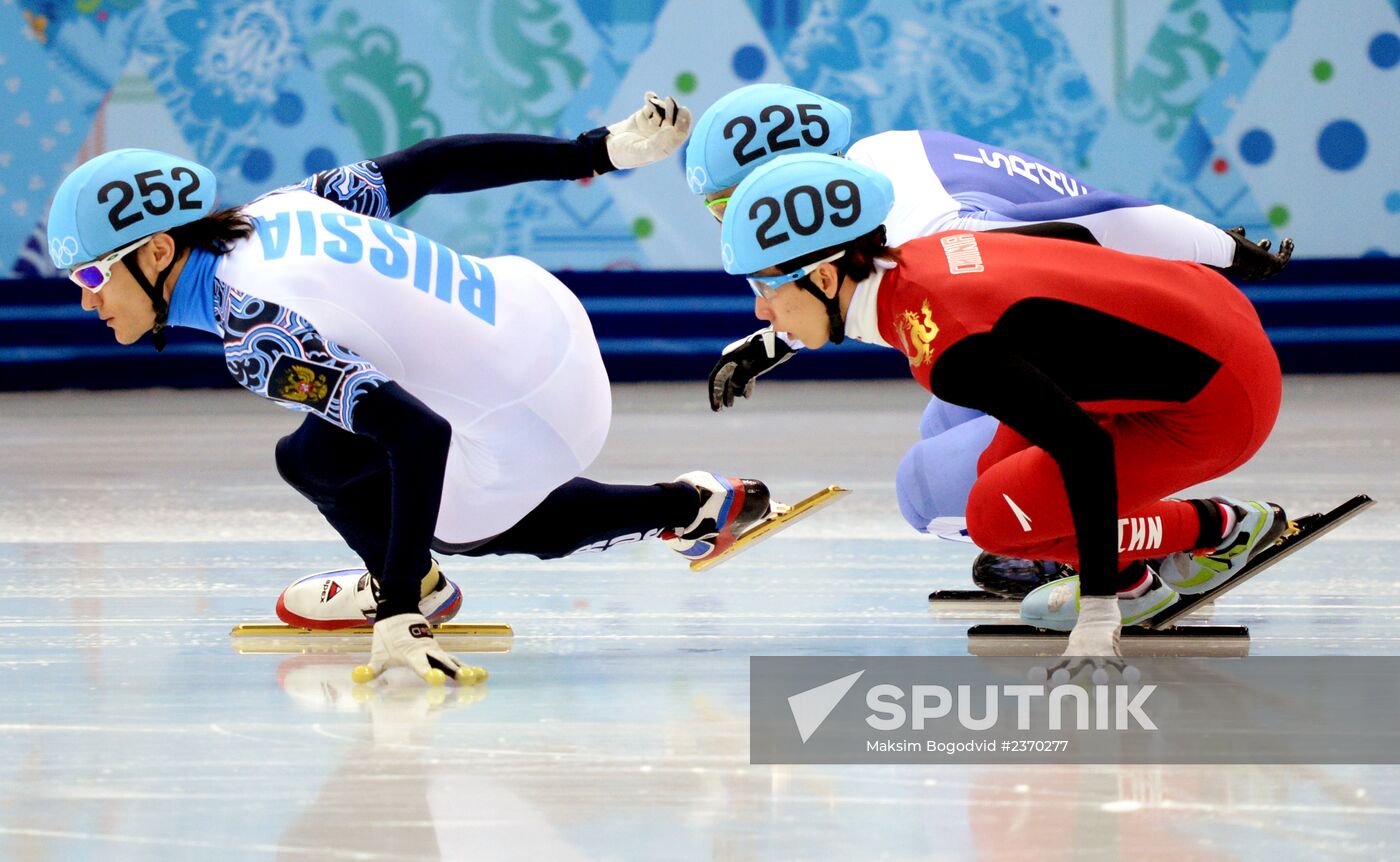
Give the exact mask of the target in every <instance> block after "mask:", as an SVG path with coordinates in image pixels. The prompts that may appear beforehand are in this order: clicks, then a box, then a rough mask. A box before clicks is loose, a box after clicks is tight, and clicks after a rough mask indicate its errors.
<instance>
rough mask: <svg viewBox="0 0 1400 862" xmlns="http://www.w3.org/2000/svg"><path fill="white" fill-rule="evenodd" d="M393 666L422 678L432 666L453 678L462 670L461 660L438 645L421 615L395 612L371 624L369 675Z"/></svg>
mask: <svg viewBox="0 0 1400 862" xmlns="http://www.w3.org/2000/svg"><path fill="white" fill-rule="evenodd" d="M395 665H402V666H403V667H406V668H408V669H410V670H412V671H413V672H414V673H416V674H418V675H419V676H420V677H423V678H424V679H425V680H426V679H429V671H432V670H434V669H436V670H440V671H442V672H443V673H444V674H446V675H447V676H449V677H451V678H453V679H456V678H457V674H458V672H460V671H461V670H462V663H461V662H459V661H457V659H456V658H454V657H453V656H452V655H450V654H448V653H447V652H446V651H445V650H443V649H442V647H440V646H438V642H437V640H436V639H435V638H434V637H433V629H432V627H431V626H429V625H428V621H427V619H425V618H424V617H423V615H422V614H395V615H394V616H391V617H385V618H383V619H381V620H379V621H378V622H376V623H375V624H374V641H373V645H372V646H371V647H370V657H369V669H370V672H371V674H372V675H373V676H379V675H380V674H381V673H383V672H384V671H385V669H386V668H389V667H393V666H395Z"/></svg>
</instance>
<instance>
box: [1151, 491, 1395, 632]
mask: <svg viewBox="0 0 1400 862" xmlns="http://www.w3.org/2000/svg"><path fill="white" fill-rule="evenodd" d="M1375 502H1376V501H1375V500H1372V499H1371V498H1370V497H1368V496H1366V495H1365V494H1357V495H1356V496H1355V497H1352V498H1351V499H1350V500H1347V501H1346V502H1345V503H1343V504H1341V505H1340V506H1338V507H1336V508H1335V509H1333V510H1332V511H1330V512H1324V513H1322V514H1320V515H1319V514H1311V515H1304V516H1302V517H1301V518H1296V519H1295V520H1294V521H1293V522H1292V524H1291V525H1290V526H1291V527H1294V528H1295V529H1293V530H1292V531H1290V532H1287V533H1285V534H1284V535H1283V537H1282V538H1280V539H1279V540H1278V541H1276V542H1274V544H1272V545H1270V546H1269V547H1267V548H1265V549H1264V550H1262V551H1260V552H1259V553H1258V554H1256V555H1255V556H1254V558H1253V559H1251V560H1250V561H1249V562H1248V563H1247V564H1246V565H1245V567H1244V568H1243V569H1241V570H1240V572H1239V574H1237V575H1235V576H1234V577H1233V578H1231V579H1230V580H1228V581H1226V582H1225V583H1223V584H1221V585H1220V586H1218V587H1216V588H1215V589H1213V590H1208V591H1206V592H1204V593H1199V594H1197V595H1194V596H1182V597H1181V598H1180V599H1179V600H1178V601H1177V602H1176V604H1174V605H1172V606H1171V607H1169V608H1167V609H1166V610H1164V611H1162V612H1161V613H1159V614H1157V615H1156V616H1154V617H1153V618H1152V619H1150V620H1148V621H1147V622H1145V623H1143V624H1142V626H1143V627H1144V628H1147V629H1167V628H1169V627H1170V626H1171V625H1172V623H1174V622H1176V621H1177V620H1179V619H1181V618H1182V617H1184V616H1186V615H1187V614H1190V613H1192V612H1193V611H1195V610H1196V609H1197V608H1199V607H1200V606H1201V605H1203V604H1205V603H1206V602H1211V601H1214V600H1216V599H1218V598H1219V597H1220V596H1223V595H1224V594H1226V593H1228V592H1230V591H1231V590H1233V589H1235V588H1236V587H1238V586H1240V585H1241V584H1243V583H1244V582H1245V581H1248V580H1249V579H1250V578H1252V577H1254V576H1255V575H1257V574H1259V573H1260V572H1262V571H1264V570H1265V569H1267V568H1268V567H1270V566H1272V565H1273V564H1274V563H1277V562H1278V561H1279V560H1282V559H1283V558H1284V557H1286V556H1288V555H1289V554H1291V553H1293V552H1294V551H1296V550H1298V549H1299V548H1301V547H1303V546H1304V545H1307V544H1310V543H1312V541H1313V540H1315V539H1320V538H1322V537H1323V536H1325V535H1327V534H1328V533H1330V532H1331V531H1333V530H1335V529H1336V528H1337V527H1340V526H1341V525H1342V524H1345V523H1346V522H1347V521H1350V520H1351V519H1352V518H1354V517H1356V516H1357V515H1358V514H1360V513H1361V512H1363V511H1364V510H1365V509H1367V508H1368V507H1369V506H1371V505H1372V504H1373V503H1375Z"/></svg>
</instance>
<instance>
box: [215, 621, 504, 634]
mask: <svg viewBox="0 0 1400 862" xmlns="http://www.w3.org/2000/svg"><path fill="white" fill-rule="evenodd" d="M373 634H374V627H373V626H355V627H354V628H348V629H334V630H331V631H322V630H319V629H304V628H301V627H299V626H289V625H283V624H282V623H240V624H239V625H236V626H234V627H233V630H232V631H230V632H229V636H230V637H235V638H286V637H295V638H346V637H371V636H372V635H373ZM433 635H434V636H436V637H440V638H441V637H490V638H508V637H514V636H515V632H514V630H512V629H511V627H510V626H508V625H506V624H505V623H443V624H442V625H437V626H433Z"/></svg>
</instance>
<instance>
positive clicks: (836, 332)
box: [796, 270, 846, 344]
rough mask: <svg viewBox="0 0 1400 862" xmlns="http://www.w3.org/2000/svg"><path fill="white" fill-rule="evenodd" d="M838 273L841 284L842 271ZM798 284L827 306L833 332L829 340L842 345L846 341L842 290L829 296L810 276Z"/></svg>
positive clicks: (827, 318)
mask: <svg viewBox="0 0 1400 862" xmlns="http://www.w3.org/2000/svg"><path fill="white" fill-rule="evenodd" d="M837 273H838V275H837V279H838V283H839V279H840V274H839V273H840V270H837ZM796 284H797V286H798V287H801V288H802V289H803V290H805V291H807V292H808V293H810V294H812V295H813V296H815V297H816V298H817V299H819V300H821V303H822V305H825V306H826V320H827V325H828V327H829V329H830V330H831V331H830V333H829V340H830V341H831V343H832V344H840V343H841V342H843V341H845V340H846V321H845V320H844V319H843V318H842V317H841V290H840V288H838V289H837V291H836V295H835V296H827V295H826V294H825V293H823V292H822V289H821V288H820V287H817V283H816V282H814V281H812V277H811V276H810V275H804V276H802V277H801V278H799V279H798V280H797V282H796Z"/></svg>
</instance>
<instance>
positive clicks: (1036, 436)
mask: <svg viewBox="0 0 1400 862" xmlns="http://www.w3.org/2000/svg"><path fill="white" fill-rule="evenodd" d="M899 253H900V259H899V262H898V264H897V265H896V266H895V268H893V269H891V270H888V271H886V272H885V273H884V274H883V277H882V278H881V279H880V281H879V286H878V294H877V296H876V299H875V308H876V315H877V319H878V325H879V329H880V335H881V337H882V338H883V339H884V340H885V341H886V342H887V343H888V344H890V345H892V346H894V347H896V348H897V349H899V350H901V351H903V353H904V354H905V355H906V356H907V357H908V358H909V366H910V371H911V372H912V373H913V375H914V378H915V379H916V380H918V381H919V383H921V384H922V385H923V386H924V388H926V389H928V390H929V391H931V392H932V393H933V394H935V395H937V396H938V397H939V398H942V399H943V400H945V401H950V402H952V403H954V404H961V405H964V406H967V407H972V408H976V409H979V410H983V411H985V412H987V413H989V414H991V415H992V416H994V417H996V418H997V419H998V420H1000V422H1001V423H1002V428H1001V430H1000V431H999V432H998V433H997V435H996V436H995V437H994V438H993V440H992V443H991V444H990V445H989V446H988V447H987V449H986V451H985V452H984V453H983V454H982V457H981V459H980V461H979V463H978V478H977V482H976V483H975V484H974V485H973V489H972V494H971V496H970V498H969V500H968V505H967V528H968V532H969V534H970V535H971V537H972V539H973V540H974V541H975V542H976V543H977V544H978V545H979V546H980V547H982V548H983V549H984V550H988V551H991V552H993V553H997V554H1003V555H1007V556H1018V557H1029V558H1038V559H1053V560H1062V561H1066V562H1070V563H1073V564H1075V565H1076V566H1077V567H1078V568H1079V570H1080V574H1081V590H1082V592H1083V594H1084V595H1112V594H1113V592H1114V589H1115V583H1116V578H1115V574H1116V573H1117V572H1118V571H1120V570H1121V569H1122V568H1123V567H1124V566H1125V565H1126V564H1127V563H1128V562H1129V561H1132V560H1136V559H1146V558H1151V557H1160V556H1164V555H1165V554H1168V553H1171V552H1174V551H1183V550H1190V549H1193V548H1195V547H1197V546H1198V543H1199V539H1200V537H1199V533H1200V529H1201V523H1200V517H1199V515H1198V514H1197V512H1198V510H1197V509H1196V507H1195V506H1193V505H1191V504H1189V503H1185V502H1180V501H1166V500H1163V499H1162V498H1163V497H1165V496H1167V495H1169V494H1173V493H1176V492H1178V491H1180V490H1181V489H1183V488H1186V487H1188V486H1190V485H1194V484H1196V483H1199V482H1203V481H1206V480H1208V479H1211V478H1213V477H1215V476H1219V475H1221V474H1222V473H1225V472H1228V471H1229V470H1232V469H1234V468H1235V467H1237V466H1239V465H1240V464H1242V463H1244V462H1245V461H1246V460H1248V459H1249V458H1250V457H1251V456H1252V455H1253V454H1254V453H1255V452H1256V451H1257V450H1258V449H1259V447H1260V446H1261V445H1263V442H1264V439H1265V438H1266V437H1267V436H1268V434H1269V431H1270V430H1271V429H1272V428H1273V425H1274V420H1275V419H1276V418H1277V416H1278V409H1279V399H1280V395H1281V390H1282V380H1281V375H1280V371H1279V365H1278V358H1277V356H1276V355H1275V354H1274V350H1273V347H1272V346H1271V345H1270V344H1269V340H1268V338H1267V336H1266V335H1265V334H1264V330H1263V327H1262V326H1261V325H1260V323H1259V317H1258V315H1257V314H1256V313H1255V311H1254V308H1253V306H1252V305H1250V303H1249V300H1248V299H1247V298H1246V297H1245V296H1244V294H1243V293H1241V292H1240V291H1239V290H1238V289H1237V288H1236V287H1235V286H1234V285H1232V284H1231V283H1230V282H1229V281H1227V280H1226V279H1225V278H1223V277H1222V276H1220V275H1218V274H1216V273H1215V272H1213V271H1211V270H1210V269H1207V268H1206V267H1204V266H1201V265H1199V264H1195V263H1186V262H1181V261H1166V260H1159V259H1156V258H1148V257H1139V256H1136V255H1129V254H1123V253H1121V252H1117V251H1112V250H1110V249H1105V248H1101V247H1098V246H1095V245H1090V244H1084V243H1078V242H1070V241H1066V240H1059V239H1044V238H1036V237H1027V236H1017V235H1013V234H1001V233H971V232H967V231H954V232H945V233H938V234H933V235H932V236H929V237H924V238H921V239H917V240H913V241H911V242H908V243H906V244H904V245H903V246H901V247H900V248H899ZM1115 525H1116V529H1115Z"/></svg>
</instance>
